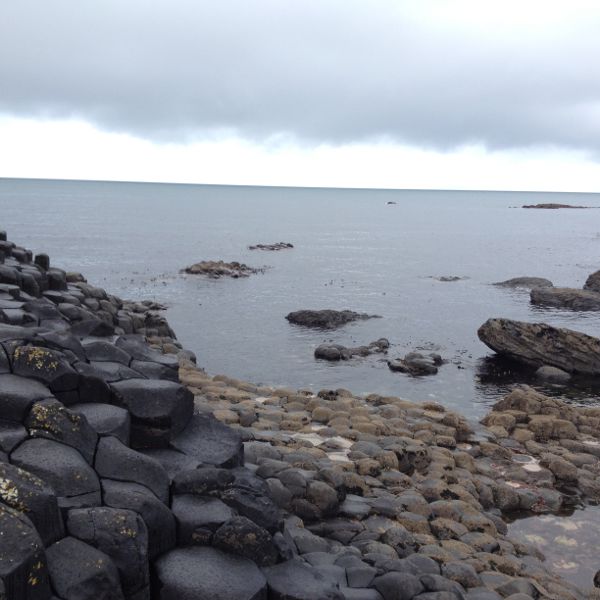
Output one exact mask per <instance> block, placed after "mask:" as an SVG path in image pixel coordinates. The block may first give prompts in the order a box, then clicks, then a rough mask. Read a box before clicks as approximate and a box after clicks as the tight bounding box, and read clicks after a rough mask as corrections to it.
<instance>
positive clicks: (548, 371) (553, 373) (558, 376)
mask: <svg viewBox="0 0 600 600" xmlns="http://www.w3.org/2000/svg"><path fill="white" fill-rule="evenodd" d="M535 376H536V377H537V379H541V380H543V381H549V382H551V383H566V382H567V381H569V380H570V379H571V375H570V374H569V373H567V372H566V371H563V370H562V369H558V368H556V367H550V366H548V365H544V366H543V367H540V368H539V369H537V370H536V372H535Z"/></svg>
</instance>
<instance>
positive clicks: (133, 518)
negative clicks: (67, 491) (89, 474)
mask: <svg viewBox="0 0 600 600" xmlns="http://www.w3.org/2000/svg"><path fill="white" fill-rule="evenodd" d="M67 529H68V532H69V535H71V536H73V537H75V538H77V539H79V540H81V541H83V542H85V543H86V544H89V545H90V546H93V547H94V548H97V549H98V550H100V551H102V552H104V553H105V554H106V555H108V556H109V557H110V558H111V560H112V561H113V562H114V564H115V566H116V567H117V570H118V571H119V576H120V579H121V585H122V587H123V592H124V594H125V595H126V596H127V597H130V596H131V595H132V594H134V593H136V592H138V591H140V590H143V589H144V588H146V587H147V586H148V585H149V583H150V577H149V569H148V531H147V529H146V525H145V523H144V521H143V519H142V518H141V517H140V516H139V515H138V514H137V513H135V512H133V511H131V510H125V509H119V508H109V507H107V506H102V507H94V508H82V509H74V510H70V511H69V516H68V519H67Z"/></svg>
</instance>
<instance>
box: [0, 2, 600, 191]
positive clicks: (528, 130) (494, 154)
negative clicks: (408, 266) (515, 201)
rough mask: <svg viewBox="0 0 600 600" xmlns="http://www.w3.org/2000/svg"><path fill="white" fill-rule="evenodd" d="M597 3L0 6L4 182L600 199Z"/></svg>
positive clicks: (0, 146) (599, 17) (1, 166)
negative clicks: (597, 195)
mask: <svg viewBox="0 0 600 600" xmlns="http://www.w3.org/2000/svg"><path fill="white" fill-rule="evenodd" d="M599 31H600V3H599V2H597V1H596V0H594V1H591V0H590V1H584V0H570V1H568V2H567V1H552V0H544V1H538V0H519V1H518V2H517V1H513V0H503V1H493V0H489V1H486V2H482V1H480V0H410V1H404V0H395V1H394V0H362V1H357V0H262V1H258V0H219V1H218V2H215V1H214V0H213V1H211V2H208V1H203V0H169V1H167V0H152V1H151V2H149V1H148V0H144V1H142V0H127V1H123V0H102V2H98V1H97V0H48V1H45V2H40V1H39V0H18V1H15V2H9V1H5V2H2V3H1V4H0V176H6V177H10V176H16V177H67V178H91V179H95V178H97V179H125V180H140V179H141V180H162V181H188V182H198V183H236V184H243V183H249V184H267V185H269V184H271V185H334V186H359V187H361V186H364V187H425V188H479V189H481V188H483V189H540V190H573V191H600V66H599V65H600V35H599V34H598V32H599Z"/></svg>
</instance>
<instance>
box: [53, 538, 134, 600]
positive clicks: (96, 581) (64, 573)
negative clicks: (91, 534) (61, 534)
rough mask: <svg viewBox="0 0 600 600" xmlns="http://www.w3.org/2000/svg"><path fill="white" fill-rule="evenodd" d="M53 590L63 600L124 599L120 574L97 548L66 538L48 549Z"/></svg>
mask: <svg viewBox="0 0 600 600" xmlns="http://www.w3.org/2000/svg"><path fill="white" fill-rule="evenodd" d="M46 555H47V557H48V570H49V572H50V579H51V581H52V587H53V589H54V590H56V593H57V594H59V596H60V597H61V598H62V599H63V600H97V599H98V598H102V600H123V599H124V597H123V591H122V589H121V583H120V581H119V573H118V571H117V568H116V567H115V565H114V563H113V562H112V560H111V559H110V558H109V557H108V556H107V555H106V554H104V552H101V551H100V550H97V549H96V548H93V547H92V546H90V545H88V544H85V543H84V542H82V541H80V540H78V539H76V538H74V537H66V538H64V539H62V540H60V541H59V542H56V543H55V544H53V545H52V546H50V547H49V548H48V549H47V550H46Z"/></svg>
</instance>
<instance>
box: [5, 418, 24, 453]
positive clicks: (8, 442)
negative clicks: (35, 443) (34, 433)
mask: <svg viewBox="0 0 600 600" xmlns="http://www.w3.org/2000/svg"><path fill="white" fill-rule="evenodd" d="M26 437H27V430H26V429H25V427H23V425H20V424H19V423H17V422H15V421H7V420H5V419H0V450H2V451H3V452H7V453H8V452H11V451H12V450H13V448H14V447H15V446H16V445H17V444H20V443H21V442H22V441H23V440H24V439H25V438H26Z"/></svg>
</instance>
